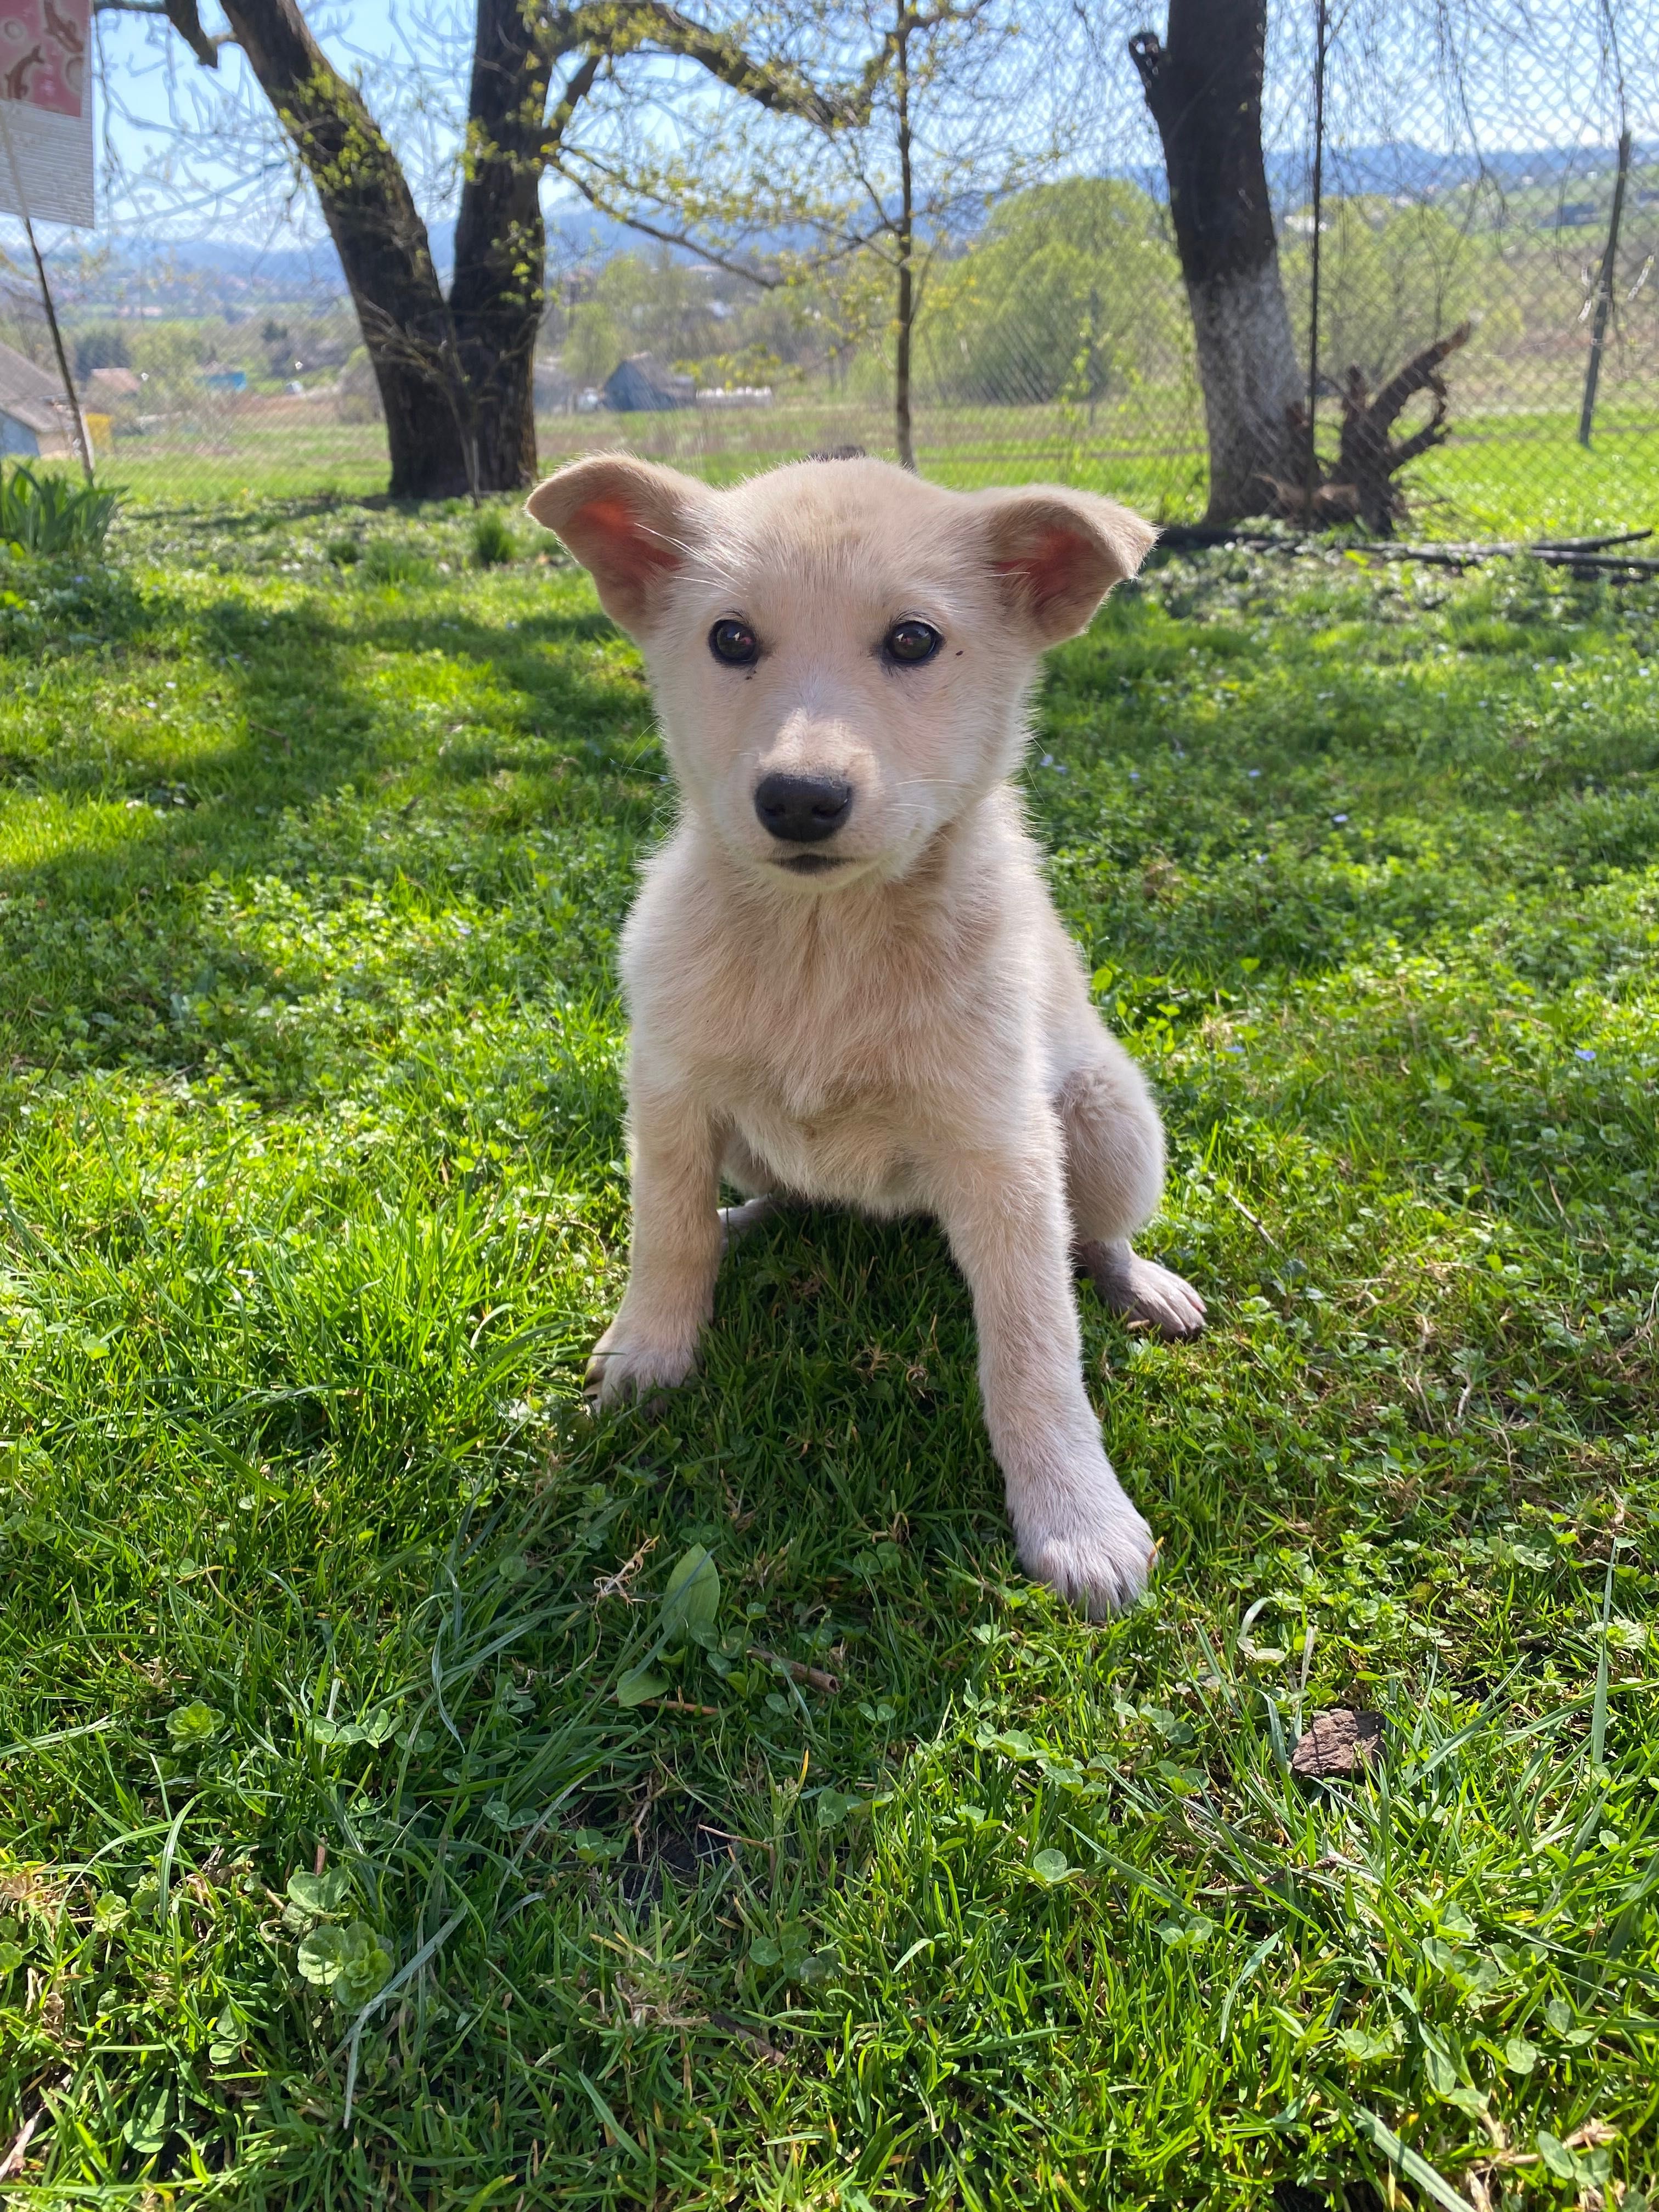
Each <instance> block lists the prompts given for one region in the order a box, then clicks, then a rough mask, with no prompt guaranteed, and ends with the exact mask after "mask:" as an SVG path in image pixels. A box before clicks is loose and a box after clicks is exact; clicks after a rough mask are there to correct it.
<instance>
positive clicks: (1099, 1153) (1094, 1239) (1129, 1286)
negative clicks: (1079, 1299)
mask: <svg viewBox="0 0 1659 2212" xmlns="http://www.w3.org/2000/svg"><path fill="white" fill-rule="evenodd" d="M1099 1042H1100V1046H1101V1047H1102V1048H1103V1049H1101V1050H1100V1051H1099V1052H1098V1053H1097V1055H1096V1056H1095V1057H1094V1058H1092V1059H1091V1060H1089V1061H1088V1063H1087V1064H1086V1065H1085V1066H1082V1067H1079V1068H1076V1069H1074V1070H1073V1073H1071V1074H1070V1075H1068V1076H1067V1077H1066V1080H1065V1082H1064V1083H1063V1084H1062V1085H1060V1092H1059V1095H1058V1097H1056V1098H1055V1101H1054V1104H1055V1107H1056V1109H1057V1110H1058V1112H1059V1115H1060V1127H1061V1129H1062V1131H1063V1133H1064V1135H1065V1141H1066V1198H1067V1200H1068V1201H1069V1203H1070V1206H1071V1210H1072V1225H1073V1231H1074V1233H1075V1236H1076V1238H1077V1257H1078V1261H1079V1265H1080V1266H1081V1267H1083V1269H1084V1270H1085V1273H1087V1275H1088V1276H1089V1278H1090V1279H1091V1282H1092V1283H1093V1284H1094V1286H1095V1288H1096V1290H1097V1291H1098V1292H1099V1294H1100V1296H1101V1298H1102V1299H1103V1302H1104V1303H1105V1304H1107V1305H1109V1307H1110V1308H1111V1310H1112V1311H1113V1312H1114V1313H1119V1314H1122V1315H1123V1316H1125V1318H1126V1319H1127V1320H1129V1321H1139V1322H1146V1323H1148V1324H1149V1325H1150V1326H1151V1327H1152V1328H1156V1329H1158V1331H1159V1332H1160V1333H1161V1334H1163V1335H1164V1336H1194V1335H1196V1334H1197V1333H1198V1331H1199V1330H1200V1328H1203V1326H1204V1301H1203V1299H1202V1298H1201V1297H1200V1296H1199V1295H1198V1292H1197V1291H1195V1290H1194V1288H1193V1287H1192V1285H1191V1284H1190V1283H1188V1282H1185V1281H1183V1280H1182V1278H1181V1277H1180V1276H1179V1275H1177V1274H1175V1273H1172V1272H1171V1270H1170V1268H1168V1267H1159V1266H1158V1262H1157V1261H1155V1260H1145V1259H1142V1257H1141V1256H1140V1255H1139V1253H1138V1252H1137V1251H1135V1249H1133V1246H1132V1245H1131V1243H1130V1242H1129V1239H1130V1237H1132V1236H1133V1233H1134V1231H1136V1230H1138V1229H1139V1227H1140V1226H1141V1225H1142V1223H1143V1222H1145V1221H1147V1220H1150V1219H1151V1218H1152V1214H1153V1213H1154V1212H1156V1211H1157V1209H1158V1199H1159V1197H1160V1195H1161V1194H1162V1192H1163V1188H1164V1130H1163V1126H1162V1124H1161V1123H1160V1121H1159V1120H1158V1108H1157V1107H1156V1106H1155V1105H1154V1104H1153V1103H1152V1093H1151V1092H1150V1091H1148V1090H1147V1088H1146V1079H1145V1078H1144V1077H1143V1076H1142V1074H1141V1073H1140V1070H1139V1068H1138V1067H1137V1066H1135V1064H1134V1062H1133V1060H1131V1059H1130V1058H1129V1056H1128V1054H1127V1053H1126V1052H1125V1051H1124V1050H1123V1048H1122V1047H1121V1045H1120V1044H1118V1042H1116V1040H1115V1038H1114V1037H1111V1036H1108V1035H1107V1033H1106V1032H1105V1031H1104V1030H1102V1031H1101V1032H1100V1038H1099Z"/></svg>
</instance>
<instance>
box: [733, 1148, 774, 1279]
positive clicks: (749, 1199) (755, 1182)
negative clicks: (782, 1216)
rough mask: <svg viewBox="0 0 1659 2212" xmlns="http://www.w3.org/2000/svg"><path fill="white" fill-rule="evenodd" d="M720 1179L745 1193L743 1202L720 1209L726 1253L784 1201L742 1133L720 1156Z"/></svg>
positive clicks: (767, 1169)
mask: <svg viewBox="0 0 1659 2212" xmlns="http://www.w3.org/2000/svg"><path fill="white" fill-rule="evenodd" d="M720 1181H721V1182H724V1183H729V1184H730V1185H731V1187H732V1189H733V1190H740V1191H741V1192H742V1193H743V1200H742V1202H741V1204H739V1205H738V1206H721V1208H720V1250H721V1252H722V1253H726V1252H729V1251H730V1250H731V1249H732V1246H733V1245H734V1244H735V1243H737V1241H738V1237H746V1236H747V1235H748V1233H749V1231H750V1230H751V1229H758V1228H759V1227H760V1225H761V1224H762V1222H763V1221H764V1220H766V1219H767V1218H768V1217H769V1215H771V1214H774V1213H775V1212H777V1210H778V1207H779V1206H780V1204H781V1200H780V1199H779V1197H778V1195H777V1193H776V1192H775V1190H774V1189H773V1188H772V1182H773V1178H772V1174H771V1171H770V1170H769V1168H767V1167H766V1166H765V1164H763V1162H762V1161H760V1160H757V1158H755V1155H754V1153H753V1152H751V1151H750V1148H749V1146H748V1145H747V1144H746V1143H745V1142H744V1139H742V1138H741V1137H739V1136H735V1135H734V1136H731V1137H728V1138H727V1139H726V1151H725V1152H724V1154H723V1155H722V1157H721V1159H720Z"/></svg>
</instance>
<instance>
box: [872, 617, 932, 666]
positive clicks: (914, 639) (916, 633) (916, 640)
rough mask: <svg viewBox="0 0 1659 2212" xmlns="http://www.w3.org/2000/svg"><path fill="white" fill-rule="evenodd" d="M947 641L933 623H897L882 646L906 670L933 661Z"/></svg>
mask: <svg viewBox="0 0 1659 2212" xmlns="http://www.w3.org/2000/svg"><path fill="white" fill-rule="evenodd" d="M944 642H945V640H944V639H943V638H942V637H941V636H940V635H939V632H938V631H937V630H936V629H934V628H933V624H932V623H925V622H915V621H909V622H896V623H894V624H893V627H892V628H891V629H890V630H889V631H888V633H887V635H886V636H885V637H884V638H883V640H882V645H883V647H884V649H885V651H886V653H887V656H888V658H889V659H890V660H896V661H898V662H900V663H901V664H902V665H903V666H904V667H906V668H914V667H915V665H916V664H917V663H918V662H919V661H922V660H931V659H933V655H934V654H935V653H937V652H938V651H939V647H940V646H942V645H943V644H944Z"/></svg>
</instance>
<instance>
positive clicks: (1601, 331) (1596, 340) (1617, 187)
mask: <svg viewBox="0 0 1659 2212" xmlns="http://www.w3.org/2000/svg"><path fill="white" fill-rule="evenodd" d="M1629 174H1630V131H1629V129H1628V128H1626V129H1625V130H1623V131H1620V134H1619V173H1618V174H1617V176H1616V177H1615V178H1614V179H1613V214H1612V216H1610V218H1609V219H1608V222H1607V252H1605V253H1604V254H1603V255H1602V256H1601V277H1600V279H1599V280H1598V282H1597V284H1596V287H1595V327H1594V329H1593V330H1592V331H1591V332H1590V349H1589V368H1587V369H1586V370H1585V371H1584V404H1583V407H1582V408H1581V409H1580V410H1579V415H1578V442H1579V444H1580V445H1581V446H1582V447H1583V448H1584V451H1585V452H1586V453H1588V452H1589V441H1590V425H1591V423H1592V422H1594V421H1595V387H1596V386H1597V385H1598V384H1599V383H1600V382H1601V349H1602V347H1603V345H1604V344H1605V343H1606V342H1607V317H1608V316H1609V314H1611V313H1612V312H1613V276H1614V273H1615V269H1616V265H1617V263H1618V258H1619V225H1620V221H1621V219H1622V218H1623V216H1624V212H1625V179H1626V178H1627V177H1628V176H1629Z"/></svg>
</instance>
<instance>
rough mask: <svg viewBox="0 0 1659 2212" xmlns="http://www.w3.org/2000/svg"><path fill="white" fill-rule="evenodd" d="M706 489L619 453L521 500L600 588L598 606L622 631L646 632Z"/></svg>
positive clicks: (582, 464) (573, 469)
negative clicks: (555, 535) (587, 571)
mask: <svg viewBox="0 0 1659 2212" xmlns="http://www.w3.org/2000/svg"><path fill="white" fill-rule="evenodd" d="M707 500H708V492H707V491H706V490H705V489H704V488H703V486H702V484H700V483H694V482H693V481H692V479H691V478H690V477H683V476H681V475H679V474H678V471H675V470H673V469H659V468H653V466H652V465H651V464H650V462H649V461H635V460H630V459H628V457H627V456H626V455H625V454H622V453H595V454H594V455H593V456H592V459H589V460H585V461H574V462H572V464H571V465H570V466H569V467H568V469H561V470H560V471H559V473H558V474H557V476H556V477H549V478H548V479H547V481H546V483H539V484H538V485H537V487H536V489H535V490H534V491H532V493H531V495H530V497H529V498H528V499H527V500H526V501H525V505H526V507H527V508H528V510H529V512H530V513H532V515H533V516H534V517H535V519H536V520H537V521H538V522H539V523H540V524H541V525H542V526H543V528H544V529H546V530H553V531H556V532H558V534H559V536H560V537H561V538H563V540H564V542H565V544H567V545H568V547H569V548H570V550H571V551H572V552H573V553H574V555H575V556H576V558H577V559H578V560H579V561H580V562H581V564H582V566H583V568H586V569H588V570H590V571H591V572H592V578H593V581H594V583H595V584H596V585H597V586H599V604H600V605H601V606H602V607H603V608H604V609H605V612H606V614H608V615H609V616H610V617H611V619H612V621H613V622H617V623H621V624H622V626H623V629H628V630H638V629H649V628H650V627H651V622H652V617H653V612H654V610H655V605H656V602H657V599H658V597H659V593H660V592H661V589H662V586H664V584H665V583H666V582H667V580H668V579H669V578H670V577H671V575H672V574H673V573H674V571H675V570H676V569H677V568H678V567H679V565H680V563H681V562H683V561H684V558H685V556H686V554H687V552H688V551H689V550H690V530H691V527H692V526H693V523H694V520H695V517H696V511H697V509H698V508H699V507H702V506H703V505H704V504H705V502H706V501H707Z"/></svg>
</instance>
